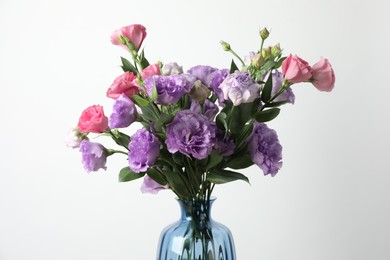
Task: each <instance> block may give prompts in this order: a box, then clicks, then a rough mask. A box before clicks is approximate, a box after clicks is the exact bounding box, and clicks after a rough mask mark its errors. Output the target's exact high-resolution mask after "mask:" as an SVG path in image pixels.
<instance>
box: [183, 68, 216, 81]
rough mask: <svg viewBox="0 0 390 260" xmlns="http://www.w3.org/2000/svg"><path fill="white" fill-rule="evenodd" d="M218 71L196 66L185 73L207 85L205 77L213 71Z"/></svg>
mask: <svg viewBox="0 0 390 260" xmlns="http://www.w3.org/2000/svg"><path fill="white" fill-rule="evenodd" d="M216 70H218V69H216V68H213V67H210V66H203V65H198V66H195V67H192V68H190V69H189V70H188V71H187V72H188V73H189V74H191V75H193V76H195V77H196V79H198V80H200V81H202V83H203V84H205V85H207V82H206V81H207V77H208V75H210V74H211V73H213V72H214V71H216Z"/></svg>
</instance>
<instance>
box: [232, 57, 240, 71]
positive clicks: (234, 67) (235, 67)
mask: <svg viewBox="0 0 390 260" xmlns="http://www.w3.org/2000/svg"><path fill="white" fill-rule="evenodd" d="M236 70H239V69H238V67H237V65H236V63H235V62H234V60H232V63H231V64H230V73H233V72H235V71H236Z"/></svg>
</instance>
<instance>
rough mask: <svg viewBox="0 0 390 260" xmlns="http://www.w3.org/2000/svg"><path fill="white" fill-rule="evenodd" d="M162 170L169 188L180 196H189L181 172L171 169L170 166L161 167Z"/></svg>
mask: <svg viewBox="0 0 390 260" xmlns="http://www.w3.org/2000/svg"><path fill="white" fill-rule="evenodd" d="M163 172H164V174H165V177H166V178H167V180H168V183H169V186H170V188H171V189H172V190H173V191H175V192H176V193H177V194H178V195H179V196H180V197H184V198H190V197H191V193H190V192H189V190H188V188H187V186H186V184H185V182H184V180H183V178H184V176H183V175H182V173H180V172H178V171H175V170H172V169H171V168H170V167H166V166H164V167H163Z"/></svg>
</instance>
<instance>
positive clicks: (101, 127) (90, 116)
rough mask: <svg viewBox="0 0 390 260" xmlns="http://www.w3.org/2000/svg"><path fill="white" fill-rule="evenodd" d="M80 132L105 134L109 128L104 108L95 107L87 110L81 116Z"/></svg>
mask: <svg viewBox="0 0 390 260" xmlns="http://www.w3.org/2000/svg"><path fill="white" fill-rule="evenodd" d="M78 127H79V130H80V132H82V133H87V132H92V133H103V132H104V131H106V129H107V127H108V118H107V117H106V116H105V115H104V111H103V107H102V106H99V105H93V106H90V107H88V108H86V109H85V110H84V111H83V112H82V113H81V116H80V119H79V124H78Z"/></svg>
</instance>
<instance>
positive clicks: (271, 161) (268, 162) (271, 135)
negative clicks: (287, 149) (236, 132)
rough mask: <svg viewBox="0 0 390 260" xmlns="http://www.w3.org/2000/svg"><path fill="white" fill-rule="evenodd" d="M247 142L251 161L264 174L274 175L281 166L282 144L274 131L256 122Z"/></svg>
mask: <svg viewBox="0 0 390 260" xmlns="http://www.w3.org/2000/svg"><path fill="white" fill-rule="evenodd" d="M247 143H248V150H249V154H250V156H251V159H252V161H253V162H254V163H255V164H257V166H259V167H260V168H261V169H262V170H263V172H264V175H267V174H271V176H275V175H276V173H277V172H278V171H279V169H280V168H281V167H282V162H281V160H282V146H281V145H280V143H279V139H278V136H277V134H276V131H275V130H273V129H270V128H268V126H267V125H266V124H264V123H257V122H256V123H255V124H254V126H253V131H252V134H251V135H250V136H249V137H248V139H247Z"/></svg>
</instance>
